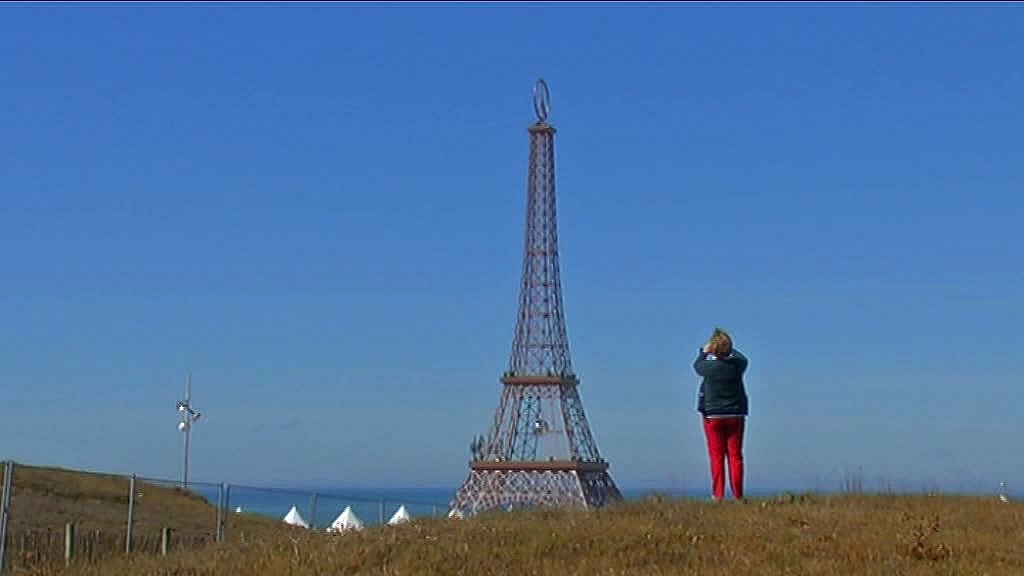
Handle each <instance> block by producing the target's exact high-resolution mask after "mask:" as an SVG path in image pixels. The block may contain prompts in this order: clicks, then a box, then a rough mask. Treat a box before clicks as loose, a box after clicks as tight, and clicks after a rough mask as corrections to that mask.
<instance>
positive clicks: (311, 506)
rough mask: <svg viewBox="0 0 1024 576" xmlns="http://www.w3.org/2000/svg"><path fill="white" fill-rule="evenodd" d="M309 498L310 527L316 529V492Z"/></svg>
mask: <svg viewBox="0 0 1024 576" xmlns="http://www.w3.org/2000/svg"><path fill="white" fill-rule="evenodd" d="M309 500H310V502H309V529H310V530H316V492H313V496H312V497H310V499H309Z"/></svg>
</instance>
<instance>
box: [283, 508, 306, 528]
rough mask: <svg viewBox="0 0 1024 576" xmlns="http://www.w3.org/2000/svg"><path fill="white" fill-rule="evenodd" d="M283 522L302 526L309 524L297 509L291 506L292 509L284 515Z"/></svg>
mask: <svg viewBox="0 0 1024 576" xmlns="http://www.w3.org/2000/svg"><path fill="white" fill-rule="evenodd" d="M284 523H285V524H291V525H292V526H302V527H303V528H309V524H307V523H306V521H305V520H303V518H302V514H299V509H298V508H296V507H295V506H292V509H291V510H289V511H288V513H287V514H285V515H284Z"/></svg>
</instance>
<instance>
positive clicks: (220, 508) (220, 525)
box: [216, 482, 227, 544]
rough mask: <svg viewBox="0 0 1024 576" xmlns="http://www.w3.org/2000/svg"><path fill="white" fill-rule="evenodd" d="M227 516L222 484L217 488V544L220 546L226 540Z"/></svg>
mask: <svg viewBox="0 0 1024 576" xmlns="http://www.w3.org/2000/svg"><path fill="white" fill-rule="evenodd" d="M225 514H227V509H226V508H225V503H224V483H223V482H221V483H220V486H218V487H217V532H216V534H217V536H216V540H217V543H218V544H220V543H221V542H223V541H224V540H223V539H224V515H225Z"/></svg>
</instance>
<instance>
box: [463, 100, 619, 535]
mask: <svg viewBox="0 0 1024 576" xmlns="http://www.w3.org/2000/svg"><path fill="white" fill-rule="evenodd" d="M534 108H535V110H536V113H537V122H536V123H534V124H533V125H531V126H530V127H529V129H528V131H529V137H530V159H529V169H528V178H527V198H526V238H525V242H524V253H523V269H522V282H521V284H520V295H519V312H518V316H517V318H516V327H515V335H514V337H513V341H512V354H511V358H510V360H509V366H508V371H507V372H505V374H504V375H503V376H502V378H501V384H502V390H501V400H500V402H499V404H498V409H497V411H496V412H495V415H494V422H493V424H492V425H491V429H490V431H489V433H488V435H487V436H486V437H480V438H478V439H475V440H474V441H473V443H472V444H471V446H470V448H471V450H472V452H473V460H472V461H471V462H470V465H469V468H470V471H469V477H468V478H467V479H466V481H465V482H464V483H463V484H462V486H461V487H460V488H459V489H458V491H457V492H456V494H455V499H454V500H453V501H452V514H461V515H472V514H476V513H478V512H481V511H484V510H490V509H505V510H510V509H514V508H525V507H538V506H560V507H580V508H587V507H592V506H602V505H604V504H608V503H611V502H616V501H619V500H621V499H622V495H621V493H620V492H619V489H618V488H617V487H616V485H615V483H614V482H613V481H612V478H611V476H610V475H609V473H608V462H607V461H605V460H604V459H603V458H601V455H600V453H599V452H598V450H597V443H596V442H595V441H594V437H593V435H592V434H591V432H590V425H589V424H588V423H587V416H586V414H585V413H584V411H583V402H582V401H581V400H580V394H579V379H578V378H577V377H576V375H575V373H574V372H573V368H572V360H571V358H570V356H569V339H568V337H567V336H566V329H565V317H564V314H563V306H562V289H561V279H560V276H559V268H558V227H557V217H556V216H557V214H556V210H555V148H554V139H555V128H554V127H553V126H551V125H550V124H548V123H547V116H548V111H549V105H548V88H547V84H545V83H544V81H543V80H538V81H537V84H536V85H535V87H534Z"/></svg>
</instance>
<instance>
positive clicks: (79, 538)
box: [7, 465, 282, 570]
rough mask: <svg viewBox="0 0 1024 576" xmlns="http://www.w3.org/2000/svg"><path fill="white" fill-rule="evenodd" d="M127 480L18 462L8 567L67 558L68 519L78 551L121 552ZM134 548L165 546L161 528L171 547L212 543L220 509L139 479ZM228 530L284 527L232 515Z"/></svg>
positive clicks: (97, 555) (85, 554)
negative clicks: (169, 531)
mask: <svg viewBox="0 0 1024 576" xmlns="http://www.w3.org/2000/svg"><path fill="white" fill-rule="evenodd" d="M129 486H130V484H129V479H128V478H125V477H121V476H113V475H107V474H96V473H91V472H82V471H75V470H64V469H59V468H43V467H34V466H24V465H18V466H16V467H15V471H14V492H13V496H12V498H11V515H10V525H9V535H8V562H7V566H8V568H12V569H15V570H21V569H24V568H30V567H33V566H37V565H40V564H47V563H51V562H54V561H59V560H62V559H63V551H64V543H63V538H64V525H65V524H66V523H73V524H74V525H75V527H76V535H75V536H76V537H75V548H76V555H77V556H78V557H79V558H81V559H83V560H98V559H102V558H106V557H110V556H116V555H119V554H122V553H123V550H124V542H125V532H126V527H127V519H128V500H129ZM135 493H136V502H135V513H134V523H133V538H132V542H133V549H134V550H138V551H140V552H142V553H147V552H149V553H153V552H156V551H157V550H159V546H160V536H161V530H162V529H163V528H165V527H166V528H170V529H172V530H173V538H172V542H171V548H172V549H176V550H182V549H186V548H191V547H195V546H202V545H205V544H207V543H211V542H213V541H214V539H215V535H216V532H217V508H216V506H214V505H211V504H210V503H209V502H207V501H206V500H205V499H204V498H202V497H201V496H197V495H195V494H193V493H191V492H187V491H184V490H181V489H180V488H177V487H175V486H160V485H155V484H151V483H148V482H145V481H137V482H136V486H135ZM229 516H230V517H229V519H228V520H229V525H228V528H229V529H228V535H229V536H233V537H236V538H238V539H241V538H242V537H245V536H249V537H252V536H254V535H263V534H266V533H268V532H281V531H282V526H281V525H280V523H279V522H277V521H274V520H273V519H266V518H262V517H258V516H250V515H237V514H230V515H229Z"/></svg>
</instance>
